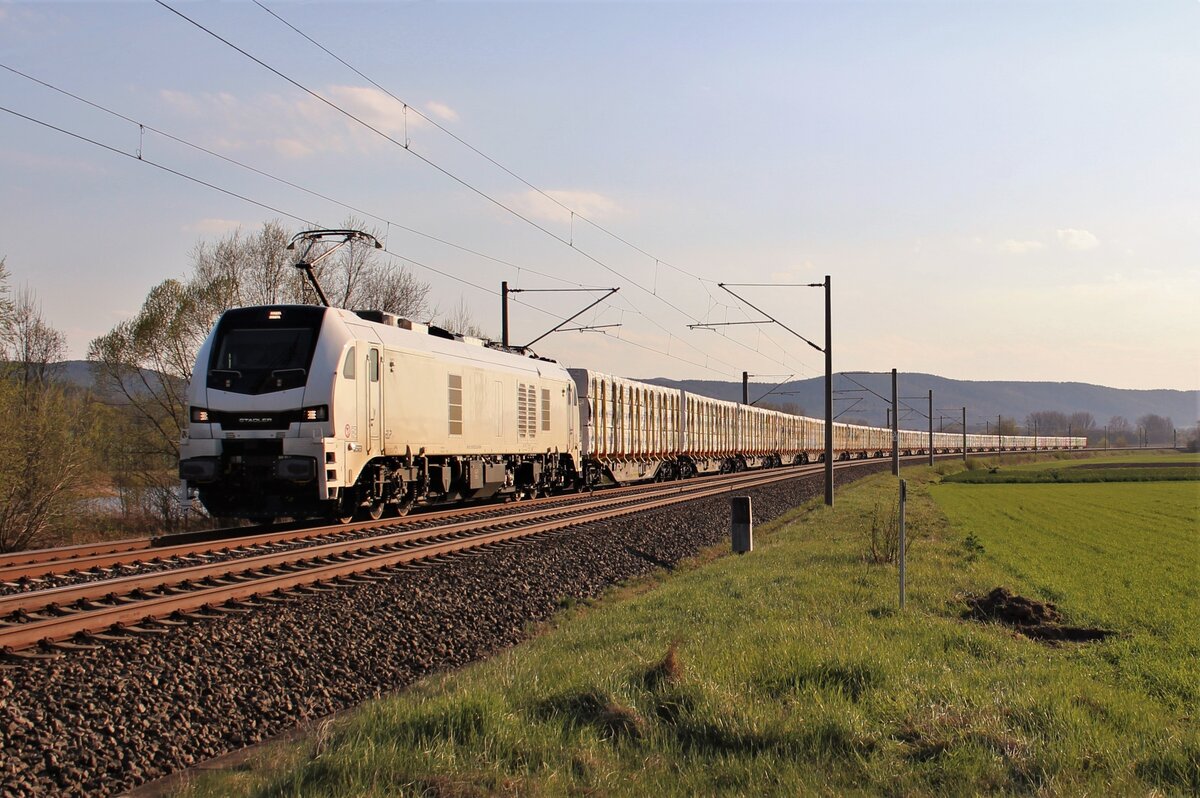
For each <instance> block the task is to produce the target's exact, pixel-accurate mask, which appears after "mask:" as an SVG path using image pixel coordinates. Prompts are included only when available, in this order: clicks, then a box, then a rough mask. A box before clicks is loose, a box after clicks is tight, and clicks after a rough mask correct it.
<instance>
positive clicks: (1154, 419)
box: [1138, 413, 1175, 444]
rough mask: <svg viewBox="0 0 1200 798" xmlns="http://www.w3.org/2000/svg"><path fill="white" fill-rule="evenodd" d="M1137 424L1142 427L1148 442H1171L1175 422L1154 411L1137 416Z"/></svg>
mask: <svg viewBox="0 0 1200 798" xmlns="http://www.w3.org/2000/svg"><path fill="white" fill-rule="evenodd" d="M1138 426H1139V427H1141V428H1142V432H1143V434H1144V435H1145V440H1146V443H1148V444H1163V443H1171V439H1172V438H1173V437H1174V432H1175V423H1174V422H1173V421H1171V419H1169V418H1164V417H1162V416H1160V415H1157V414H1155V413H1147V414H1146V415H1144V416H1142V417H1141V418H1139V419H1138Z"/></svg>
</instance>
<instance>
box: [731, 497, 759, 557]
mask: <svg viewBox="0 0 1200 798" xmlns="http://www.w3.org/2000/svg"><path fill="white" fill-rule="evenodd" d="M729 513H730V524H729V531H730V533H731V536H732V537H733V550H734V552H735V553H737V554H745V553H746V552H748V551H754V515H753V513H752V512H751V508H750V497H749V496H734V497H732V498H731V499H730V500H729Z"/></svg>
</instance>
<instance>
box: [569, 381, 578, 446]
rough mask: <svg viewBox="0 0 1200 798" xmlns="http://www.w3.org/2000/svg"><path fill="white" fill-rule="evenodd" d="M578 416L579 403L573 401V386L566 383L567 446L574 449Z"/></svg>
mask: <svg viewBox="0 0 1200 798" xmlns="http://www.w3.org/2000/svg"><path fill="white" fill-rule="evenodd" d="M578 418H579V405H578V404H576V402H575V386H574V385H572V384H570V383H568V384H567V447H568V448H569V449H570V450H571V451H572V452H573V451H575V421H576V419H578Z"/></svg>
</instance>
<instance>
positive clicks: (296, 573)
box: [0, 461, 870, 657]
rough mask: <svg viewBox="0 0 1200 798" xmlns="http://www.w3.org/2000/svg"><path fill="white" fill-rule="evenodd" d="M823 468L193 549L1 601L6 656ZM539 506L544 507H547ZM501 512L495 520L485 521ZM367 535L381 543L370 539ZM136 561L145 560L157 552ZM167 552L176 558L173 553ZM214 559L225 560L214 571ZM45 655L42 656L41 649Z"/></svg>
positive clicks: (179, 620)
mask: <svg viewBox="0 0 1200 798" xmlns="http://www.w3.org/2000/svg"><path fill="white" fill-rule="evenodd" d="M857 462H858V463H862V462H864V461H857ZM866 462H870V461H866ZM854 464H855V463H854V462H851V463H848V464H843V465H842V467H846V466H847V465H851V466H852V465H854ZM820 468H821V466H817V465H813V466H800V467H790V468H782V469H772V470H769V471H753V472H744V473H741V474H735V475H727V476H723V477H716V478H710V479H705V480H689V481H687V482H672V483H658V484H655V485H650V486H637V487H638V488H639V489H638V490H629V491H626V492H624V493H618V492H617V491H604V492H602V493H600V494H598V495H596V494H593V495H590V496H589V495H585V496H584V497H582V498H578V499H576V500H574V501H571V502H568V503H563V502H562V501H554V500H553V499H551V500H536V501H535V502H530V503H528V504H525V505H517V506H516V508H517V509H516V511H515V512H514V511H512V510H511V509H510V510H509V511H508V512H506V513H503V514H501V515H496V514H495V513H496V508H495V507H491V508H472V510H473V512H466V513H464V512H463V511H461V510H460V511H457V512H449V511H448V512H446V513H444V515H445V516H466V517H460V518H457V519H451V520H450V521H449V522H440V521H439V519H432V518H429V517H424V516H423V517H418V518H416V519H408V518H404V519H396V520H394V521H391V522H386V523H381V522H360V523H357V524H348V525H339V526H336V527H323V528H319V529H313V530H306V531H305V532H304V533H303V537H304V538H305V539H306V540H308V541H310V542H312V545H308V546H305V547H303V548H298V549H289V550H284V551H270V550H264V549H267V548H269V546H270V544H271V543H272V542H278V540H284V539H286V538H278V536H285V535H287V534H289V533H283V532H279V533H269V534H268V535H265V536H263V535H259V536H252V537H251V538H248V539H246V540H244V541H239V546H238V549H239V550H240V552H241V556H240V557H238V558H237V559H233V560H230V559H228V558H224V559H218V558H217V557H216V555H213V554H211V553H209V554H201V553H197V552H196V551H195V546H194V545H193V546H190V547H188V546H184V547H181V550H180V551H177V552H174V553H173V554H172V555H171V557H170V560H169V561H170V562H171V564H172V565H173V566H174V567H170V568H169V569H168V570H157V571H153V572H150V573H144V574H134V575H127V576H122V575H117V576H114V577H112V578H98V579H95V580H94V581H85V582H81V583H77V584H70V585H63V586H58V587H51V588H47V589H38V590H25V591H22V592H18V593H13V594H10V595H7V596H2V597H0V618H3V619H5V620H4V621H0V650H3V651H5V652H6V653H8V654H9V655H10V656H17V657H31V656H32V657H39V656H56V655H57V652H62V651H71V650H80V649H93V648H96V647H98V646H99V645H101V644H103V643H105V642H111V641H114V640H122V639H130V638H132V637H135V636H144V635H157V634H162V633H164V632H165V631H166V630H167V628H168V627H169V626H173V625H179V624H183V623H187V622H189V621H199V620H203V619H206V618H213V617H219V616H222V615H228V614H237V613H244V612H251V611H254V610H255V609H260V608H263V607H265V606H269V605H270V604H273V603H278V602H282V601H290V600H294V599H296V598H298V597H299V596H300V595H302V594H305V593H311V592H318V591H324V590H332V589H336V588H337V587H338V586H342V585H346V584H353V583H355V582H362V581H370V580H376V579H386V578H389V577H388V571H389V570H390V569H396V568H400V567H405V566H408V565H410V564H411V563H414V562H416V561H419V560H429V559H434V558H439V557H444V556H448V555H450V554H453V553H457V552H461V551H463V550H465V549H479V548H484V547H488V546H495V545H502V544H504V543H505V542H507V541H512V540H514V539H517V538H528V537H531V536H535V535H542V534H547V533H550V532H554V531H557V530H560V529H564V528H568V527H576V526H580V525H583V524H589V523H595V522H599V521H605V520H609V519H612V518H616V517H619V516H622V515H629V514H632V513H637V512H643V511H646V510H651V509H656V508H660V507H665V506H669V505H672V504H677V503H680V502H686V501H693V500H696V499H701V498H705V497H711V496H715V495H720V494H727V493H729V492H732V491H738V490H745V489H749V488H753V487H758V486H762V485H768V484H771V483H774V482H780V481H784V480H789V479H795V478H798V477H803V476H808V475H812V474H813V473H815V472H816V471H818V470H819V469H820ZM618 490H620V489H618ZM537 501H541V502H542V503H543V504H542V506H535V505H536V504H537ZM489 509H490V510H491V512H492V516H491V517H482V518H481V517H479V516H483V515H485V514H486V513H487V511H488V510H489ZM429 515H430V516H432V515H436V514H429ZM414 521H415V522H417V524H416V525H417V528H405V527H406V526H408V527H411V526H413V525H414ZM363 531H369V532H370V533H371V534H369V535H367V536H361V533H362V532H363ZM290 534H291V536H292V538H295V537H296V535H297V533H296V532H295V531H293V532H292V533H290ZM263 538H268V539H269V540H264V539H263ZM277 538H278V540H277ZM133 551H134V552H136V553H142V552H145V551H146V548H137V549H134V550H133ZM166 553H167V550H166V549H163V550H162V551H161V554H166ZM121 556H125V557H126V560H128V557H129V554H128V553H122V552H103V553H96V554H92V555H89V557H86V558H85V557H82V556H75V557H70V558H68V559H66V560H62V559H60V560H57V561H52V562H57V563H59V567H61V565H62V564H63V563H68V564H70V563H74V566H73V567H78V566H79V565H82V564H83V563H85V562H93V563H96V562H100V561H111V558H118V560H119V558H120V557H121ZM89 558H90V559H89ZM210 558H211V559H213V560H215V561H208V560H209V559H210ZM163 562H168V560H165V559H164V560H163ZM50 566H51V563H50V562H41V563H33V564H30V565H28V566H27V567H28V569H29V570H35V571H40V570H42V569H44V568H47V567H50ZM92 567H95V568H101V567H103V566H99V565H94V566H92ZM35 648H37V649H40V652H31V651H30V650H31V649H35Z"/></svg>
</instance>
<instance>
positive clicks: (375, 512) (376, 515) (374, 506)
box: [359, 501, 384, 521]
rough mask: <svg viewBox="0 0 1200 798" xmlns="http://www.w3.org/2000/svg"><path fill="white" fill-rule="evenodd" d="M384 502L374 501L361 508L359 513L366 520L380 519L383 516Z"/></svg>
mask: <svg viewBox="0 0 1200 798" xmlns="http://www.w3.org/2000/svg"><path fill="white" fill-rule="evenodd" d="M383 506H384V505H383V502H381V501H380V502H372V503H371V504H368V505H366V506H365V507H360V508H359V514H360V515H361V516H362V519H363V520H364V521H378V520H379V519H380V518H383Z"/></svg>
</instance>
